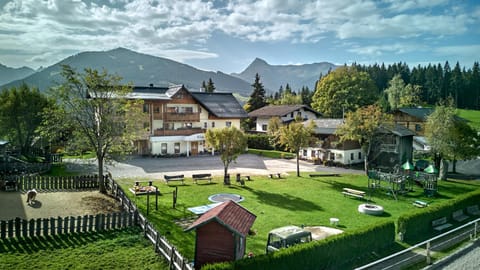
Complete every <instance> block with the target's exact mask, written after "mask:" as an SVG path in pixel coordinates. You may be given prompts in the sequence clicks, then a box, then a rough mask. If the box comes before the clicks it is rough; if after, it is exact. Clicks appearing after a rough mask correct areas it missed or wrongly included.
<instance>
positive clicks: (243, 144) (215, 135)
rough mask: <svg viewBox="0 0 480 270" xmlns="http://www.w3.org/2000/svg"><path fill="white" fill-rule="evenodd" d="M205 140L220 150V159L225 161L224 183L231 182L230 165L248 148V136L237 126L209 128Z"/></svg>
mask: <svg viewBox="0 0 480 270" xmlns="http://www.w3.org/2000/svg"><path fill="white" fill-rule="evenodd" d="M205 142H206V143H207V145H208V146H210V147H213V148H214V150H218V151H219V152H220V159H221V160H222V162H223V168H224V170H223V172H224V184H226V185H228V184H230V183H229V181H228V177H227V175H228V166H229V165H230V163H232V161H235V160H236V159H237V157H238V156H239V155H240V154H241V153H243V152H244V151H245V149H246V148H247V138H246V137H245V135H244V134H243V132H242V131H240V130H238V129H237V128H235V127H225V128H223V129H209V130H207V132H206V133H205Z"/></svg>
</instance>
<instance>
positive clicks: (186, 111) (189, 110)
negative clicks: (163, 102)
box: [182, 107, 193, 113]
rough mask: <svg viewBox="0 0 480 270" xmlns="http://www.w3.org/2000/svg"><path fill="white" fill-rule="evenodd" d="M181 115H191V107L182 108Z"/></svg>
mask: <svg viewBox="0 0 480 270" xmlns="http://www.w3.org/2000/svg"><path fill="white" fill-rule="evenodd" d="M182 113H193V108H192V107H182Z"/></svg>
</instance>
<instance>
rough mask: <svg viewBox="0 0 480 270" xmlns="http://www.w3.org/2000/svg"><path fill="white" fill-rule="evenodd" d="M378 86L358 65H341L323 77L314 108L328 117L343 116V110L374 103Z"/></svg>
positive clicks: (317, 90)
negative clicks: (359, 69) (358, 68)
mask: <svg viewBox="0 0 480 270" xmlns="http://www.w3.org/2000/svg"><path fill="white" fill-rule="evenodd" d="M376 95H377V87H376V85H375V83H374V81H373V80H372V79H371V78H370V76H369V75H368V73H366V72H360V71H358V70H357V68H356V67H354V66H352V67H346V66H345V67H340V68H337V69H336V70H334V71H332V72H330V73H329V74H328V75H327V76H325V77H323V78H322V79H321V80H320V82H319V83H318V84H317V89H316V91H315V94H314V95H313V102H312V107H313V109H315V110H317V111H319V112H321V113H323V115H324V116H326V117H338V118H340V117H342V114H343V111H344V110H345V111H355V110H356V109H358V108H360V107H363V106H366V105H370V104H373V103H374V102H375V100H377V97H376Z"/></svg>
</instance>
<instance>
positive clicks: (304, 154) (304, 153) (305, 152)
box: [302, 149, 308, 157]
mask: <svg viewBox="0 0 480 270" xmlns="http://www.w3.org/2000/svg"><path fill="white" fill-rule="evenodd" d="M307 155H308V153H307V150H305V149H304V150H303V154H302V156H304V157H306V156H307Z"/></svg>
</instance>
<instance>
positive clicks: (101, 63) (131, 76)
mask: <svg viewBox="0 0 480 270" xmlns="http://www.w3.org/2000/svg"><path fill="white" fill-rule="evenodd" d="M62 65H70V66H71V67H73V68H75V69H76V70H77V71H83V69H84V68H87V67H89V68H92V69H98V70H101V69H103V68H104V69H106V70H107V71H108V72H109V73H114V74H118V75H119V76H121V77H123V81H124V82H125V83H127V82H131V83H132V84H133V85H136V86H146V85H150V84H154V85H156V86H168V85H170V84H183V85H185V86H186V87H187V88H188V89H190V90H193V91H195V90H199V89H200V87H201V85H202V82H203V81H208V80H209V79H210V78H211V79H212V81H213V82H214V84H215V88H216V91H221V92H232V93H236V94H238V95H241V96H244V97H247V96H249V95H250V94H251V92H252V90H253V88H252V86H251V84H252V83H253V81H254V79H255V74H256V73H258V74H259V75H260V81H261V82H262V83H263V85H264V87H265V89H266V91H267V92H274V91H277V90H278V89H279V87H280V85H283V86H285V85H286V84H287V83H288V84H289V85H290V86H291V88H292V89H293V90H298V89H300V88H301V87H302V86H308V87H309V88H310V89H313V87H314V86H315V82H316V81H317V80H318V78H319V75H320V74H327V73H328V71H329V70H331V69H335V68H336V66H335V65H333V64H331V63H326V62H323V63H314V64H305V65H270V64H268V63H267V62H266V61H264V60H262V59H259V58H256V59H255V60H254V61H253V62H252V63H251V64H250V65H249V66H248V67H247V68H246V69H245V70H244V71H242V72H241V73H234V74H230V75H229V74H226V73H223V72H221V71H217V72H212V71H204V70H200V69H197V68H195V67H192V66H189V65H186V64H182V63H179V62H175V61H173V60H170V59H166V58H162V57H156V56H152V55H147V54H142V53H138V52H134V51H131V50H128V49H124V48H117V49H113V50H109V51H96V52H82V53H79V54H76V55H73V56H70V57H67V58H65V59H64V60H62V61H60V62H58V63H56V64H54V65H52V66H49V67H47V68H44V69H41V70H38V71H37V72H35V71H34V70H32V69H30V68H19V69H13V68H8V67H5V66H3V65H0V89H5V88H10V87H13V86H18V85H20V84H22V83H26V84H28V85H30V86H35V87H38V88H39V89H40V90H41V91H44V90H46V89H48V88H50V87H51V86H54V85H57V84H59V83H61V82H62V77H61V75H60V71H61V66H62Z"/></svg>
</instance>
